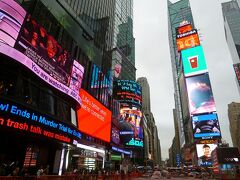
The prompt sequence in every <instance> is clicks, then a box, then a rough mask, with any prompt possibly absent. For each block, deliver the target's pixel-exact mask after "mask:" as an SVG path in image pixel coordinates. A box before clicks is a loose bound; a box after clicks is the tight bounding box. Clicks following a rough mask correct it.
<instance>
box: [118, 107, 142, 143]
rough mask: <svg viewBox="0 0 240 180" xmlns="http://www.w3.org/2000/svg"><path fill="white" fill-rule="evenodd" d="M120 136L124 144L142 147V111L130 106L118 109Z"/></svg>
mask: <svg viewBox="0 0 240 180" xmlns="http://www.w3.org/2000/svg"><path fill="white" fill-rule="evenodd" d="M120 114H121V117H120V122H119V124H120V138H121V142H122V143H123V144H125V145H126V146H135V147H143V129H142V127H141V125H140V123H141V118H142V113H141V111H140V110H137V109H132V108H122V109H121V110H120Z"/></svg>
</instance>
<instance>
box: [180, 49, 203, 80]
mask: <svg viewBox="0 0 240 180" xmlns="http://www.w3.org/2000/svg"><path fill="white" fill-rule="evenodd" d="M181 55H182V63H183V69H184V75H185V77H187V76H191V75H196V74H201V73H204V72H207V65H206V61H205V57H204V54H203V48H202V46H197V47H193V48H189V49H185V50H182V51H181Z"/></svg>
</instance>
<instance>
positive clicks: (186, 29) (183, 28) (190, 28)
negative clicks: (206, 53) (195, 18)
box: [177, 24, 193, 34]
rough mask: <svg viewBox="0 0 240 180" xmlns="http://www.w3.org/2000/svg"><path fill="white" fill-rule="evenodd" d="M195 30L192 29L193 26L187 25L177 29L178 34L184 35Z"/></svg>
mask: <svg viewBox="0 0 240 180" xmlns="http://www.w3.org/2000/svg"><path fill="white" fill-rule="evenodd" d="M192 29H193V28H192V25H191V24H186V25H184V26H181V27H178V28H177V34H183V33H186V32H188V31H191V30H192Z"/></svg>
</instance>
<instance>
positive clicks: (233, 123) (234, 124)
mask: <svg viewBox="0 0 240 180" xmlns="http://www.w3.org/2000/svg"><path fill="white" fill-rule="evenodd" d="M228 118H229V129H230V133H231V138H232V142H233V146H234V147H238V148H240V141H239V137H240V131H239V122H240V103H236V102H232V103H231V104H228Z"/></svg>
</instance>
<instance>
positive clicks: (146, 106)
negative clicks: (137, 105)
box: [137, 77, 151, 113]
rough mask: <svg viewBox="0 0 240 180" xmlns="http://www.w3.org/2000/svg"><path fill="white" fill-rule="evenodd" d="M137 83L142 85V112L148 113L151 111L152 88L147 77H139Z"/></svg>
mask: <svg viewBox="0 0 240 180" xmlns="http://www.w3.org/2000/svg"><path fill="white" fill-rule="evenodd" d="M137 83H138V84H140V85H141V86H142V101H143V105H142V112H143V113H148V112H151V103H150V88H149V84H148V81H147V78H146V77H140V78H138V79H137Z"/></svg>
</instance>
